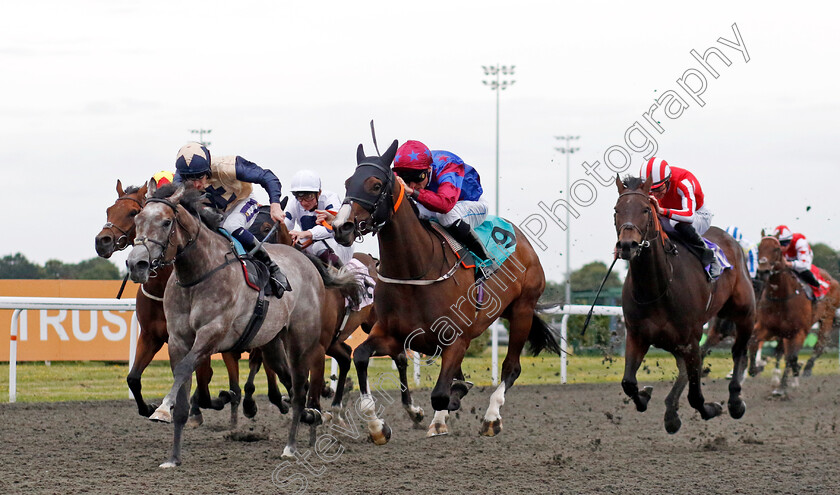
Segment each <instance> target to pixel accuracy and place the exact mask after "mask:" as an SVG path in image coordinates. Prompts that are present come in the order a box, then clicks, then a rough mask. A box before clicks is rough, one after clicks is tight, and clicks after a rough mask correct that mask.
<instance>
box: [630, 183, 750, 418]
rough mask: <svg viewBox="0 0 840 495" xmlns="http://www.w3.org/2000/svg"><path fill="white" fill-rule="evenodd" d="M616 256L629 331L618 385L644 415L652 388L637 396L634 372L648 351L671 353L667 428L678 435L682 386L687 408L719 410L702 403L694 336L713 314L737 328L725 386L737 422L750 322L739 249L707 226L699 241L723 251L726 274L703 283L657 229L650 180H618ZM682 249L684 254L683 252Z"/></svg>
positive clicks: (704, 413) (691, 259) (698, 270)
mask: <svg viewBox="0 0 840 495" xmlns="http://www.w3.org/2000/svg"><path fill="white" fill-rule="evenodd" d="M615 182H616V186H617V188H618V200H617V201H616V204H615V217H614V222H615V231H616V234H617V237H618V242H616V254H617V256H619V257H620V258H622V259H624V260H627V261H629V265H630V268H629V271H628V272H627V277H626V278H625V280H624V289H623V291H622V307H623V310H624V319H625V325H626V328H627V337H626V348H625V365H624V377H623V378H622V380H621V386H622V388H623V389H624V393H625V394H627V395H628V396H629V397H630V398H631V399H632V400H633V402H634V404H635V405H636V409H637V410H638V411H641V412H643V411H645V410H647V405H648V401H650V398H651V391H652V390H653V387H645V388H644V389H643V390H641V391H640V390H639V387H638V383H637V381H636V372H637V371H638V369H639V366H640V365H641V364H642V360H643V359H644V357H645V354H647V351H648V349H649V348H650V346H651V345H653V346H656V347H659V348H661V349H664V350H667V351H669V352H670V353H671V354H672V355H673V356H674V358H675V359H676V362H677V368H678V369H679V376H678V377H677V379H676V381H675V383H674V386H673V388H672V389H671V392H670V393H669V394H668V396H667V397H666V398H665V407H666V410H665V430H666V431H667V432H668V433H676V432H677V431H679V429H680V426H681V424H682V422H681V421H680V418H679V414H678V413H677V410H678V408H679V398H680V395H682V392H683V390H684V389H685V386H686V384H688V387H689V389H688V402H689V404H691V407H693V408H694V409H696V410H697V411H699V412H700V416H701V417H702V418H703V419H704V420H709V419H711V418H714V417H716V416H719V415H720V414H721V413H722V412H723V408H722V405H721V404H719V403H715V402H712V403H707V402H706V401H705V398H704V397H703V391H702V390H701V384H700V375H701V371H702V364H703V358H702V355H701V352H700V337H701V336H702V334H703V324H704V323H706V322H707V321H708V320H709V319H710V318H711V317H712V316H715V315H717V316H719V317H721V318H726V319H729V320H731V321H732V322H733V323H734V324H735V344H734V345H733V346H732V361H733V364H734V372H733V375H732V379H731V380H730V382H729V402H728V408H729V415H730V416H732V417H733V418H735V419H739V418H741V417H742V416H743V415H744V413H745V412H746V404H745V403H744V400H743V399H742V398H741V383H740V377H741V376H742V374H743V370H744V368H745V367H746V365H747V344H748V341H749V339H750V336H751V335H752V331H753V325H754V320H755V296H754V294H753V288H752V284H751V282H750V277H749V273H748V272H747V268H746V260H745V258H744V253H743V251H742V250H741V246H740V245H739V244H738V243H737V241H735V239H733V238H732V236H730V235H729V234H727V233H726V232H724V231H723V230H721V229H718V228H716V227H713V228H711V229H709V230H708V231H707V232H706V233H705V234H704V235H705V237H707V238H708V239H709V240H711V241H712V242H714V243H716V244H717V245H718V246H720V247H721V249H723V250H724V252H725V254H726V257H727V258H728V259H729V261H730V263H731V264H732V268H731V269H729V270H725V271H724V272H723V273H722V274H721V275H720V276H719V277H718V278H717V280H715V281H714V282H711V283H710V282H708V281H707V279H706V274H705V270H704V268H703V267H702V266H701V264H700V260H699V259H698V258H697V257H695V256H693V255H691V254H690V253H688V252H687V251H683V250H682V245H679V246H678V245H676V244H674V243H673V242H672V241H671V239H669V238H666V234H665V233H664V232H663V231H662V225H661V224H660V220H659V217H658V216H657V215H656V212H655V211H654V210H653V208H652V203H651V199H650V187H651V178H650V177H648V178H647V180H645V181H642V180H641V179H639V178H637V177H626V178H625V179H624V181H623V182H622V180H621V179H620V178H618V177H616V181H615ZM681 251H682V252H681Z"/></svg>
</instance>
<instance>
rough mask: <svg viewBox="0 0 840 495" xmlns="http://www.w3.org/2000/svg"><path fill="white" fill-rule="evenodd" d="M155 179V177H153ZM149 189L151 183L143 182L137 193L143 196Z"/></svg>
mask: <svg viewBox="0 0 840 495" xmlns="http://www.w3.org/2000/svg"><path fill="white" fill-rule="evenodd" d="M152 180H154V179H152ZM148 190H149V184H143V185H142V186H141V187H140V189H138V190H137V193H138V194H139V195H140V196H141V197H142V196H145V195H146V192H147V191H148Z"/></svg>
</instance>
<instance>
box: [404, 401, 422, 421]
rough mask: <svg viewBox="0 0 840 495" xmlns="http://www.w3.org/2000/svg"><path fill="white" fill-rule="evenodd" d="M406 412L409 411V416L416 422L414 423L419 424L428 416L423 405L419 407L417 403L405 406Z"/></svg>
mask: <svg viewBox="0 0 840 495" xmlns="http://www.w3.org/2000/svg"><path fill="white" fill-rule="evenodd" d="M405 412H406V413H408V417H409V418H410V419H411V421H412V422H413V423H414V425H418V424H420V423H422V422H423V418H425V417H426V414H425V413H424V412H423V408H422V407H417V406H415V405H413V404H412V405H410V406H405Z"/></svg>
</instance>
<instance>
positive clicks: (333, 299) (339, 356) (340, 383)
mask: <svg viewBox="0 0 840 495" xmlns="http://www.w3.org/2000/svg"><path fill="white" fill-rule="evenodd" d="M255 224H256V225H257V227H256V230H257V232H258V233H259V234H260V235H259V237H260V238H264V237H266V236H267V235H268V234H269V232H270V231H271V228H272V226H273V222H272V221H271V218H270V217H267V218H266V217H265V216H264V217H258V218H257V219H256V221H255ZM275 240H276V242H277V243H278V244H285V245H287V246H294V247H296V248H301V249H302V248H303V246H295V244H294V241H293V240H292V236H291V235H290V234H289V229H288V228H287V227H286V225H285V223H283V222H280V223H279V224H278V227H277V229H276V238H275ZM307 256H308V255H307ZM353 258H355V259H356V260H358V261H359V262H360V263H362V265H364V266H365V267H366V268H367V276H368V277H369V278H370V280H371V283H369V284H368V283H366V284H365V287H364V290H365V291H369V290H371V286H372V285H373V282H374V281H375V280H376V266H377V260H376V259H375V258H374V257H373V256H371V255H369V254H366V253H354V254H353ZM310 259H312V262H313V263H316V264H318V263H319V261H316V260H315V259H313V258H310ZM371 295H372V294H371ZM323 304H324V305H325V306H326V308H327V309H326V313H327V314H329V315H330V321H331V322H333V325H332V327H331V328H330V326H329V325H325V327H324V328H327V329H329V331H325V332H324V334H323V335H322V336H321V345H322V346H324V348H325V349H326V355H327V356H329V357H332V358H335V360H336V362H337V363H338V370H339V371H338V377H337V381H336V389H335V390H334V391H332V390H330V389H329V388H328V387H326V386H325V387H324V390H323V391H317V390H310V392H309V394H310V397H311V395H312V394H313V393H314V394H316V395H317V394H318V393H321V396H323V397H329V395H330V394H329V393H328V392H331V395H332V399H333V400H332V404H331V410H332V415H333V416H334V417H335V418H336V419H337V420H338V421H342V419H341V409H342V401H343V397H344V392H345V390H344V388H345V386H346V383H347V374H348V372H349V371H350V364H351V354H352V349H351V348H350V346H349V345H347V344H346V343H345V341H346V340H347V339H348V338H349V337H350V335H351V334H353V332H354V331H355V330H356V329H357V328H359V327H361V328H362V330H363V331H364V332H365V333H370V330H371V328H373V324H374V322H376V311H375V310H374V307H373V305H372V304H369V305H367V306H365V307H363V308H360V309H358V310H353V309H352V308H350V307H349V306H347V305H346V304H345V298H344V296H343V295H342V294H341V291H339V290H336V289H327V297H326V299H324V301H323ZM257 371H259V362H257V363H252V366H251V372H250V374H249V375H248V380H247V382H246V383H245V397H244V398H243V404H244V406H243V412H244V413H245V415H246V416H247V417H253V416H254V414H256V410H257V409H256V403H255V402H254V400H253V398H252V395H253V392H254V384H253V381H254V375H255V374H256V372H257ZM277 371H278V376H279V377H280V381H281V382H282V383H283V385H284V386H285V387H286V389H287V390H290V386H291V382H290V380H289V373H288V370H286V369H280V370H277ZM275 387H276V382H275ZM308 405H309V406H312V407H316V406H315V404H314V403H310V404H308ZM420 414H421V416H422V410H420Z"/></svg>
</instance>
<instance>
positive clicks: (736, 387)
mask: <svg viewBox="0 0 840 495" xmlns="http://www.w3.org/2000/svg"><path fill="white" fill-rule="evenodd" d="M753 321H754V316H753V315H752V314H749V313H746V314H745V315H743V316H742V317H741V318H740V319H739V320H738V321H736V322H735V325H736V326H735V343H734V344H732V377H731V378H730V380H729V401H728V402H727V407H728V408H729V415H730V416H731V417H732V418H734V419H740V418H742V417H743V416H744V413H745V412H746V411H747V404H746V403H745V402H744V399H742V398H741V383H743V381H744V378H745V377H746V373H745V372H746V369H747V346H748V345H749V343H750V340H751V337H752V330H753V328H754V327H755V325H754V323H753ZM756 356H757V353H756Z"/></svg>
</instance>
